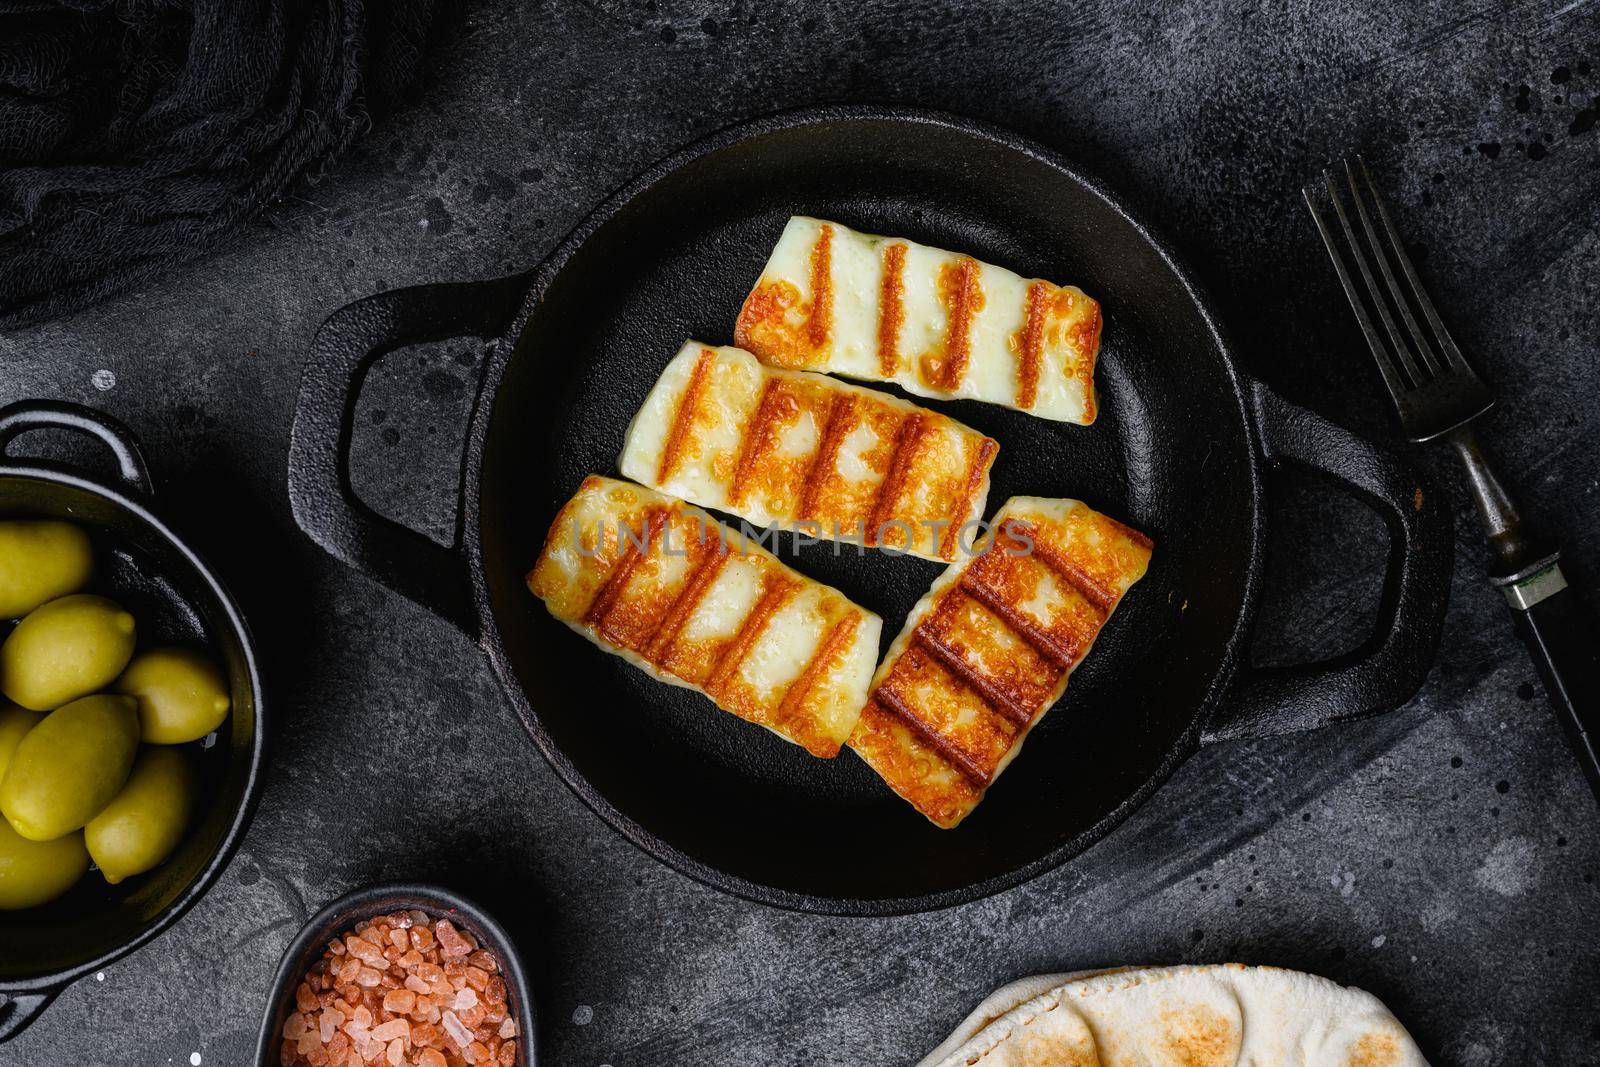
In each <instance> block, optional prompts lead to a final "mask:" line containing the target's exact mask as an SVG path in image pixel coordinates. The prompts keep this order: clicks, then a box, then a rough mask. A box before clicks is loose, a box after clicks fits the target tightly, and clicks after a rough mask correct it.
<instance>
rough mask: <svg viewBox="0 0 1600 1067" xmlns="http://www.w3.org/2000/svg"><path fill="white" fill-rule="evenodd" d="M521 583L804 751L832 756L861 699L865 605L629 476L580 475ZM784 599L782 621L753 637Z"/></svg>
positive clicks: (603, 640) (577, 621)
mask: <svg viewBox="0 0 1600 1067" xmlns="http://www.w3.org/2000/svg"><path fill="white" fill-rule="evenodd" d="M608 525H609V527H610V528H606V527H607V526H608ZM619 526H621V527H625V528H626V532H618V527H619ZM601 531H603V532H601ZM735 569H737V573H734V571H735ZM527 582H528V587H529V589H530V590H532V591H533V592H534V593H535V594H536V595H537V596H539V597H540V598H541V599H543V600H544V601H545V602H546V604H547V605H548V606H549V608H550V610H551V612H552V614H554V615H556V616H557V617H558V618H560V619H562V620H563V621H564V622H567V623H568V624H569V625H572V626H574V627H575V628H577V629H579V630H581V631H583V632H584V633H586V634H588V635H589V636H590V637H591V638H593V639H594V640H596V641H597V642H598V643H600V644H602V645H604V646H606V647H607V648H610V649H612V650H614V651H617V652H620V653H623V654H625V656H626V658H628V659H629V661H630V662H633V663H635V664H636V665H638V666H641V667H644V668H645V669H647V670H650V671H652V672H653V673H656V674H658V676H670V679H672V680H678V681H681V682H683V683H685V684H688V685H691V686H694V687H697V688H699V689H700V690H701V691H703V692H705V693H706V694H707V695H708V696H710V697H711V698H712V699H713V700H714V701H716V703H717V704H718V705H719V706H721V707H722V708H724V709H725V710H727V711H730V712H732V713H733V714H735V715H738V716H740V717H741V718H745V719H748V720H750V721H752V722H756V723H760V724H761V725H763V726H767V727H770V728H771V729H773V730H776V731H777V732H778V733H780V734H782V735H783V736H784V737H786V738H788V739H789V740H791V741H794V742H796V743H797V744H800V745H802V746H804V747H805V748H806V749H807V750H808V751H810V752H812V753H813V754H815V755H818V756H823V757H831V756H833V755H836V754H837V752H838V750H839V747H840V744H841V742H842V740H843V738H844V736H846V735H847V734H848V732H849V730H850V727H851V725H852V723H853V719H854V716H855V713H856V711H857V709H858V708H859V707H860V705H861V704H862V703H864V701H865V682H866V678H865V675H866V673H867V672H868V671H870V663H871V658H870V657H871V655H872V653H873V652H875V650H876V647H877V634H878V628H879V620H878V619H877V617H876V616H874V615H872V614H871V613H869V612H866V611H863V610H862V609H861V608H859V607H857V606H856V605H854V604H852V603H850V602H849V601H848V600H847V599H845V598H844V597H843V596H842V595H840V594H839V593H838V592H837V591H836V590H833V589H829V588H828V587H826V586H822V585H820V584H818V583H815V582H812V581H810V580H809V579H806V578H805V577H803V576H802V575H800V574H797V573H796V572H794V571H792V570H790V569H789V568H788V567H786V566H784V565H783V563H781V562H780V561H779V560H777V559H776V558H775V557H773V556H772V555H770V554H769V553H767V552H765V551H762V550H761V549H760V548H759V547H757V546H756V543H755V542H753V541H748V540H745V539H743V538H741V537H740V536H739V535H738V534H736V533H734V532H733V531H731V530H728V529H726V528H725V527H721V526H719V525H718V524H717V523H716V522H715V520H713V519H711V518H710V516H708V515H706V514H705V513H704V512H701V511H698V510H697V509H694V508H690V507H689V506H687V505H685V504H684V503H682V502H681V501H676V500H673V499H672V498H670V497H665V496H662V495H660V494H657V493H653V492H651V491H649V490H647V489H642V488H640V487H639V486H636V485H632V484H630V483H626V482H619V481H614V480H611V479H602V478H595V477H591V478H588V479H586V480H585V481H584V484H583V487H582V488H580V489H579V491H578V493H577V494H576V495H575V496H574V497H573V499H572V500H570V501H568V502H567V503H566V504H565V505H564V506H563V507H562V509H561V511H560V512H559V513H558V515H557V519H556V522H555V523H554V524H553V525H552V527H551V529H550V531H549V533H548V534H547V536H546V538H545V543H544V547H543V549H542V550H541V552H540V555H539V559H538V561H537V562H536V563H535V565H534V567H533V569H532V570H531V571H530V572H529V574H528V579H527ZM713 589H717V590H719V591H718V592H715V593H713ZM802 596H803V598H804V599H800V598H801V597H802ZM713 597H715V600H714V601H713ZM791 607H792V609H793V614H789V615H787V616H786V619H785V621H784V623H783V624H782V626H783V627H784V629H783V630H782V631H781V632H779V633H772V634H771V635H770V636H769V637H767V638H764V636H763V635H766V634H768V632H769V630H771V629H772V626H773V623H774V620H775V619H776V617H777V616H778V615H779V613H780V612H786V613H787V612H789V611H790V610H791ZM812 627H815V632H814V633H812V632H811V628H812ZM767 641H771V642H775V643H773V644H771V645H770V647H769V645H768V644H767V643H766V642H767ZM796 642H799V643H798V644H797V643H796ZM758 646H760V651H755V650H757V648H758ZM775 650H784V651H783V654H793V655H795V656H797V657H804V664H803V666H802V667H801V669H799V670H798V671H797V672H796V674H795V676H794V677H793V678H792V679H787V680H785V677H786V676H785V675H784V674H783V673H781V672H780V673H779V674H777V675H774V674H773V673H772V672H771V670H770V669H768V668H765V667H763V666H762V664H763V663H765V662H767V660H766V659H764V658H762V657H766V656H768V654H769V653H770V652H772V651H775ZM753 652H754V655H755V656H756V657H757V658H756V659H751V658H750V657H751V656H752V654H753ZM864 657H865V658H864ZM747 661H748V662H749V664H750V666H749V669H748V670H746V669H745V667H746V664H747ZM841 672H843V673H841Z"/></svg>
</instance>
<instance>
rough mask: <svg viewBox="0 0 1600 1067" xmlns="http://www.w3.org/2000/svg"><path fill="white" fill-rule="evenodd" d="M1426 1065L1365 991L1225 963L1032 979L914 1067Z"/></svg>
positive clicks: (988, 1005)
mask: <svg viewBox="0 0 1600 1067" xmlns="http://www.w3.org/2000/svg"><path fill="white" fill-rule="evenodd" d="M1169 1065H1170V1067H1289V1065H1297V1067H1427V1061H1426V1060H1425V1059H1423V1057H1422V1053H1421V1052H1420V1051H1419V1050H1418V1049H1417V1046H1416V1043H1415V1042H1413V1041H1412V1040H1411V1035H1409V1034H1408V1033H1406V1030H1405V1027H1403V1026H1401V1025H1400V1022H1399V1020H1398V1019H1396V1018H1395V1017H1394V1016H1393V1015H1391V1014H1390V1013H1389V1010H1388V1009H1387V1008H1385V1007H1384V1006H1383V1003H1382V1002H1381V1001H1379V1000H1378V999H1377V998H1376V997H1374V996H1372V995H1371V994H1369V993H1365V992H1362V991H1361V990H1359V989H1351V988H1348V987H1345V986H1341V985H1339V984H1338V983H1336V982H1331V981H1329V980H1328V979H1326V978H1319V977H1317V976H1316V975H1311V974H1302V973H1300V972H1298V971H1286V970H1280V969H1279V968H1276V967H1246V966H1244V965H1243V964H1237V963H1230V964H1220V965H1208V966H1193V967H1150V968H1139V969H1131V968H1123V969H1118V970H1110V971H1080V972H1076V973H1074V974H1051V975H1039V976H1037V977H1034V978H1025V979H1022V980H1021V981H1019V982H1013V983H1012V984H1011V985H1008V986H1005V987H1003V988H1001V989H999V990H997V991H996V992H995V993H993V994H991V995H990V996H989V997H988V998H987V999H985V1000H984V1001H983V1003H982V1004H979V1005H978V1007H977V1008H976V1009H975V1010H974V1011H973V1012H972V1014H971V1015H969V1016H967V1018H966V1019H965V1020H964V1021H963V1022H962V1023H961V1025H960V1026H959V1027H957V1028H956V1031H955V1033H953V1034H951V1035H950V1037H949V1038H947V1039H946V1040H945V1041H944V1043H943V1044H941V1045H940V1046H939V1047H938V1048H936V1049H934V1050H933V1051H932V1052H931V1053H929V1054H928V1056H927V1057H926V1058H924V1059H923V1060H922V1062H921V1063H920V1064H918V1067H1169Z"/></svg>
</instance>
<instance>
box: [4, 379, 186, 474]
mask: <svg viewBox="0 0 1600 1067" xmlns="http://www.w3.org/2000/svg"><path fill="white" fill-rule="evenodd" d="M47 429H48V430H73V431H75V432H77V433H82V434H88V435H89V436H90V437H96V438H99V439H100V441H101V443H103V444H104V445H105V446H106V447H107V448H109V449H110V450H111V454H112V455H113V456H115V457H116V459H117V473H118V474H120V475H121V476H122V480H123V481H124V482H126V483H127V484H128V485H129V486H130V487H132V488H133V489H135V490H137V491H138V492H139V493H140V494H141V495H142V496H146V497H149V496H154V495H155V485H154V484H153V483H152V482H151V481H150V467H149V465H148V464H146V463H145V461H144V453H143V452H141V451H140V450H139V439H138V438H136V437H134V436H133V431H132V430H130V429H128V428H127V427H126V426H124V425H122V423H120V422H118V421H117V420H116V419H113V418H112V417H111V416H110V415H107V414H105V413H104V412H100V411H96V410H94V408H86V407H84V406H83V405H82V404H69V403H67V402H66V401H64V400H19V401H17V402H16V403H15V404H8V405H6V406H5V407H4V408H0V461H3V460H4V459H5V455H6V453H7V452H8V451H9V450H10V448H11V442H12V441H15V440H16V439H17V438H18V437H21V436H22V435H23V434H25V433H27V432H28V431H30V430H47Z"/></svg>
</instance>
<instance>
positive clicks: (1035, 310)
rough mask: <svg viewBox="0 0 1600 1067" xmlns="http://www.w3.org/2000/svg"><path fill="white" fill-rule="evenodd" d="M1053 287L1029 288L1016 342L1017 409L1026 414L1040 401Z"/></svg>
mask: <svg viewBox="0 0 1600 1067" xmlns="http://www.w3.org/2000/svg"><path fill="white" fill-rule="evenodd" d="M1050 289H1051V286H1050V283H1049V282H1041V281H1033V282H1031V283H1029V285H1028V308H1027V310H1026V311H1025V312H1024V313H1023V318H1022V330H1021V335H1020V336H1019V337H1018V338H1017V342H1016V345H1017V407H1019V408H1021V409H1022V410H1024V411H1026V410H1028V409H1029V408H1031V407H1033V403H1034V401H1035V400H1037V399H1038V397H1039V365H1040V362H1041V361H1042V359H1043V355H1042V353H1043V351H1044V316H1045V303H1046V301H1047V300H1048V299H1049V296H1050Z"/></svg>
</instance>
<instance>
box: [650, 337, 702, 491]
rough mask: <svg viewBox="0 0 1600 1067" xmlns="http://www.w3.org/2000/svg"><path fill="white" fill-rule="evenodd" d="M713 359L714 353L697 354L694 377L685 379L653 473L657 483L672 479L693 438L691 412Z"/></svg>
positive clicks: (697, 402)
mask: <svg viewBox="0 0 1600 1067" xmlns="http://www.w3.org/2000/svg"><path fill="white" fill-rule="evenodd" d="M716 358H717V354H716V352H714V351H713V350H712V349H709V348H707V349H704V350H702V351H701V353H700V358H699V359H698V360H697V361H696V362H695V365H694V373H693V374H692V375H690V377H689V384H688V385H687V386H686V387H685V388H684V390H683V396H682V398H681V399H679V401H678V411H677V414H675V415H674V416H673V418H672V430H671V431H670V432H669V433H668V434H667V443H666V446H665V447H664V448H662V450H661V463H660V466H659V467H658V468H657V470H656V481H658V482H664V481H666V480H667V479H668V478H671V477H672V473H673V471H675V470H677V469H678V460H679V459H680V458H681V457H682V455H683V449H684V445H685V444H686V443H687V442H688V440H689V438H691V437H692V436H693V435H694V419H695V411H696V410H697V409H698V408H699V406H700V398H701V397H702V396H704V395H705V391H706V382H707V380H708V379H709V378H710V377H711V365H712V364H713V363H714V362H716Z"/></svg>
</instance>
